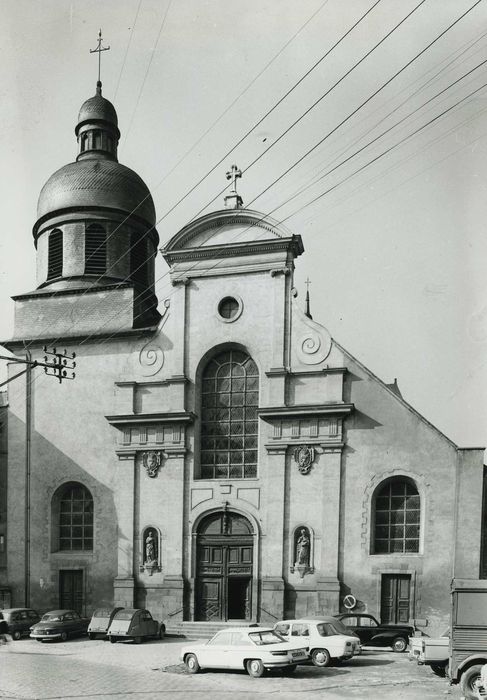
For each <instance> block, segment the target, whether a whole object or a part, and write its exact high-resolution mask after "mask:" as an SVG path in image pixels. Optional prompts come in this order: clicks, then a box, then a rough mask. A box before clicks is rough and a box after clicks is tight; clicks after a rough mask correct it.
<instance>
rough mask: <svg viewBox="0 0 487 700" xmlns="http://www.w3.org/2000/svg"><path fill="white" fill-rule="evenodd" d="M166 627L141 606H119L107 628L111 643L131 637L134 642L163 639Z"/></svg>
mask: <svg viewBox="0 0 487 700" xmlns="http://www.w3.org/2000/svg"><path fill="white" fill-rule="evenodd" d="M165 633H166V627H165V625H164V624H163V623H162V622H158V621H157V620H154V618H153V617H152V615H151V614H150V612H149V611H148V610H144V609H143V608H121V609H120V610H119V611H118V612H116V613H115V615H114V616H113V619H112V621H111V623H110V627H109V628H108V633H107V634H108V639H109V640H110V642H111V643H112V644H114V643H115V642H118V641H121V640H122V639H133V640H134V642H135V643H136V644H140V642H142V641H144V640H145V639H147V638H149V637H152V639H164V635H165Z"/></svg>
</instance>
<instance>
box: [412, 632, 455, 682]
mask: <svg viewBox="0 0 487 700" xmlns="http://www.w3.org/2000/svg"><path fill="white" fill-rule="evenodd" d="M449 645H450V630H446V632H444V634H443V635H442V636H441V637H437V638H434V637H411V638H410V640H409V659H410V660H411V661H417V662H418V664H419V665H420V666H423V665H424V666H430V667H431V670H432V671H433V673H434V674H436V675H437V676H440V677H441V678H444V677H445V675H446V669H447V666H448V657H449Z"/></svg>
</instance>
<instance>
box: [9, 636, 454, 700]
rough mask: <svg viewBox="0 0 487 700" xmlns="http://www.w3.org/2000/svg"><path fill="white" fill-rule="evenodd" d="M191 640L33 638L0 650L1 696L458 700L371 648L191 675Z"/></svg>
mask: <svg viewBox="0 0 487 700" xmlns="http://www.w3.org/2000/svg"><path fill="white" fill-rule="evenodd" d="M185 644H188V641H187V640H185V641H181V640H180V639H174V638H173V639H171V638H168V639H165V640H164V641H154V642H146V643H145V644H142V645H135V644H133V643H132V642H123V643H117V644H109V643H108V642H105V641H102V640H95V641H89V640H87V639H79V640H70V641H68V642H65V643H59V642H58V643H52V642H51V643H45V644H39V643H37V642H35V641H34V640H31V639H26V640H21V641H19V642H11V643H10V644H8V645H6V646H3V647H0V697H1V698H14V699H15V700H24V699H25V700H27V699H28V700H34V699H37V698H38V699H39V700H61V699H62V700H64V699H68V698H69V699H70V700H76V699H77V698H87V699H89V698H96V700H103V699H104V698H107V699H110V700H113V698H120V699H121V700H129V699H130V700H151V699H152V698H154V699H157V698H159V699H163V698H173V697H174V698H178V700H180V699H181V700H185V699H186V698H188V699H189V698H191V700H199V699H200V698H201V699H204V700H206V699H207V698H215V700H218V698H223V697H225V698H226V697H228V695H229V694H231V696H232V700H247V699H248V700H251V699H252V698H256V697H259V698H262V700H266V699H267V698H269V700H272V698H279V700H291V698H293V700H296V698H300V697H302V698H303V699H304V698H308V697H309V698H311V699H312V698H317V699H318V698H320V699H321V698H326V699H327V700H338V699H340V700H341V699H344V698H347V699H351V698H357V699H358V700H362V699H364V700H366V699H368V698H370V699H371V700H392V699H394V700H439V699H440V698H445V697H446V698H447V700H458V699H459V698H460V693H459V691H458V689H457V688H450V687H449V685H448V682H447V681H446V680H444V679H441V678H437V677H436V676H435V675H434V674H433V673H432V672H431V671H430V669H428V668H422V667H420V666H417V665H416V664H414V663H411V662H409V661H408V658H407V654H394V653H393V652H390V651H379V650H367V651H365V652H364V653H363V654H362V655H361V656H360V657H357V658H355V659H353V660H352V661H350V662H349V663H347V664H344V665H341V666H340V667H336V668H335V667H331V668H326V669H318V668H315V667H314V666H300V667H299V668H298V669H297V671H296V674H295V675H294V676H293V677H291V678H284V677H281V676H280V675H279V674H277V673H276V674H268V675H266V676H265V677H263V678H250V677H249V676H248V675H247V674H246V673H244V672H239V671H234V672H225V671H211V672H210V671H208V672H204V673H199V674H197V675H190V674H188V673H187V672H186V670H185V667H184V666H183V665H181V664H180V662H179V651H180V649H181V646H183V645H185Z"/></svg>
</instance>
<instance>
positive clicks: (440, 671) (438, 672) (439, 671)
mask: <svg viewBox="0 0 487 700" xmlns="http://www.w3.org/2000/svg"><path fill="white" fill-rule="evenodd" d="M431 670H432V671H433V673H434V674H435V676H439V677H440V678H444V677H445V676H446V666H444V665H440V664H431Z"/></svg>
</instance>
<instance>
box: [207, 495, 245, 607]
mask: <svg viewBox="0 0 487 700" xmlns="http://www.w3.org/2000/svg"><path fill="white" fill-rule="evenodd" d="M253 541H254V538H253V531H252V526H251V524H250V522H249V521H248V520H247V518H245V517H244V516H243V515H239V514H237V513H232V512H229V511H227V510H226V509H224V510H222V511H219V512H217V513H212V514H211V515H208V516H207V517H206V518H204V519H203V520H202V521H201V523H200V525H199V527H198V532H197V539H196V601H195V602H196V606H195V619H196V620H250V619H251V609H252V561H253Z"/></svg>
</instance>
